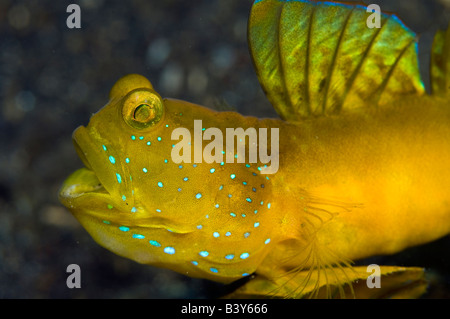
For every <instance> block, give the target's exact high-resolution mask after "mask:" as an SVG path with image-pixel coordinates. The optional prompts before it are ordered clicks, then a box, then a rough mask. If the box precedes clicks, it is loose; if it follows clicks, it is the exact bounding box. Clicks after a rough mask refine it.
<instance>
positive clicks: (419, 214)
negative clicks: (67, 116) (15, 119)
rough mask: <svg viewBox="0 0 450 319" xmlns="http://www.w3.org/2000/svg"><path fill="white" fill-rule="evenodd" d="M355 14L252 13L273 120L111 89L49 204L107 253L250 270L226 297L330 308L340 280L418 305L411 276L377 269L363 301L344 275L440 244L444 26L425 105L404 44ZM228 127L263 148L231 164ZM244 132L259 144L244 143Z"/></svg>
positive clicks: (275, 8) (417, 278) (391, 29)
mask: <svg viewBox="0 0 450 319" xmlns="http://www.w3.org/2000/svg"><path fill="white" fill-rule="evenodd" d="M369 14H370V13H368V12H367V9H366V8H365V7H363V6H362V5H350V4H346V3H339V2H331V1H324V2H322V1H306V0H303V1H300V0H298V1H287V0H285V1H282V0H257V1H255V2H254V4H253V7H252V11H251V15H250V20H249V35H248V40H249V46H250V51H251V55H252V57H253V62H254V65H255V68H256V72H257V75H258V78H259V80H260V83H261V85H262V87H263V89H264V91H265V93H266V95H267V97H268V98H269V100H270V101H271V103H272V104H273V106H274V107H275V109H276V110H277V112H278V113H279V114H280V117H281V118H282V119H257V118H254V117H244V116H242V115H240V114H237V113H235V112H216V111H213V110H210V109H207V108H205V107H202V106H199V105H195V104H191V103H188V102H184V101H179V100H174V99H167V98H164V99H163V98H161V96H160V95H159V94H158V93H157V92H156V91H155V90H154V88H153V86H152V84H151V83H150V82H149V81H148V80H147V79H146V78H144V77H143V76H140V75H134V74H133V75H128V76H125V77H123V78H122V79H120V80H119V81H118V82H117V83H116V84H115V85H114V87H113V88H112V90H111V92H110V95H109V102H108V104H107V105H106V106H105V107H104V108H102V109H101V110H100V111H99V112H98V113H96V114H95V115H93V116H92V118H91V120H90V122H89V125H88V126H87V127H79V128H78V129H77V130H75V132H74V135H73V140H74V144H75V147H76V149H77V152H78V154H79V156H80V158H81V159H82V160H83V163H84V164H85V166H86V167H85V168H82V169H79V170H77V171H76V172H74V173H73V174H72V175H71V176H70V177H69V178H68V179H67V180H66V181H65V182H64V185H63V186H62V189H61V191H60V199H61V201H62V203H63V204H64V205H65V206H67V207H68V208H69V209H70V210H71V212H72V213H73V214H74V216H75V217H76V218H77V219H78V220H79V221H80V223H81V224H82V225H83V226H84V227H85V229H86V230H87V231H88V232H89V233H90V234H91V236H92V237H93V238H94V239H95V240H96V241H97V242H98V243H99V244H100V245H102V246H104V247H106V248H107V249H109V250H111V251H113V252H115V253H116V254H118V255H121V256H124V257H127V258H130V259H133V260H135V261H137V262H140V263H145V264H151V265H155V266H159V267H164V268H168V269H172V270H174V271H177V272H180V273H182V274H186V275H189V276H192V277H200V278H206V279H210V280H214V281H218V282H223V283H229V282H232V281H235V280H237V279H240V278H242V277H246V276H249V275H252V274H253V275H254V276H253V277H251V279H250V280H249V281H248V283H246V284H245V285H244V286H243V287H241V288H240V289H239V290H238V291H237V292H236V293H235V294H234V295H233V297H251V296H264V295H273V296H275V297H286V296H289V297H304V296H322V293H324V294H325V295H323V296H326V295H328V296H331V295H334V292H333V291H332V290H331V289H330V288H331V287H334V288H337V289H338V291H339V292H340V296H345V294H346V293H347V292H346V291H345V290H344V288H345V287H343V285H344V284H345V283H348V284H349V285H348V286H347V288H348V289H349V290H350V293H351V294H352V295H354V296H357V297H377V296H397V297H404V296H408V297H411V296H418V295H420V294H421V293H423V292H424V290H425V287H426V284H425V282H424V279H423V270H422V269H420V268H402V267H388V266H386V267H383V266H381V274H380V275H381V276H383V278H385V279H386V280H385V281H384V283H385V284H384V290H378V291H375V290H370V289H367V287H366V286H365V282H364V284H363V285H362V284H361V280H360V279H366V278H367V276H368V275H369V274H368V273H367V271H366V267H352V266H351V265H350V263H351V261H354V260H357V259H361V258H365V257H368V256H374V255H380V254H392V253H396V252H399V251H401V250H403V249H405V248H407V247H410V246H413V245H418V244H422V243H426V242H430V241H433V240H435V239H437V238H440V237H442V236H445V235H447V234H448V233H449V232H450V192H449V191H448V190H449V189H450V107H449V104H450V103H449V102H450V28H449V29H448V30H447V31H446V32H444V31H439V32H438V34H437V35H436V37H435V41H434V44H433V50H432V66H431V77H432V78H431V84H432V94H431V95H428V94H426V93H425V91H424V87H423V84H422V81H421V79H420V76H419V71H418V62H417V41H416V37H415V34H414V33H413V32H412V31H411V30H409V29H408V28H407V27H406V26H405V25H404V24H403V23H402V22H401V21H400V20H399V19H398V18H397V17H396V16H395V15H392V14H385V13H382V14H381V15H380V17H381V26H380V28H369V27H368V25H367V18H368V15H369ZM199 125H200V126H199ZM199 128H200V134H199ZM229 128H242V131H241V133H242V132H244V133H243V135H242V134H241V139H243V141H244V142H249V143H247V144H249V145H247V147H251V146H252V145H256V144H258V146H261V144H264V142H265V143H266V145H267V148H268V149H267V152H265V153H264V152H263V153H261V152H260V153H259V155H260V157H259V158H258V160H257V161H256V162H254V161H253V162H252V161H249V157H250V149H249V151H248V152H247V155H248V156H247V158H246V161H242V158H241V157H238V156H237V154H238V152H237V149H238V144H239V141H238V140H236V141H234V142H235V143H234V145H233V146H232V148H231V149H230V148H227V146H226V145H225V142H227V143H228V142H229V140H228V139H227V140H225V139H223V140H220V139H219V140H218V137H219V136H222V137H223V136H227V135H226V133H225V132H226V131H227V129H229ZM274 128H276V129H278V130H279V136H276V137H279V138H278V139H277V138H275V135H273V133H274V132H275V131H273V130H272V129H274ZM251 130H254V132H259V133H261V132H267V133H268V136H266V139H265V140H264V139H262V140H261V139H260V140H253V141H252V139H251V138H250V135H245V134H246V133H248V132H251ZM180 132H181V133H180ZM235 132H236V131H235ZM277 132H278V131H277ZM269 133H272V135H270V134H269ZM221 134H222V135H221ZM227 137H228V136H227ZM232 138H233V139H234V136H232ZM199 141H200V143H201V144H200V146H199V144H198V143H199ZM241 142H242V141H241ZM222 144H223V147H220V146H221V145H222ZM278 150H279V153H278ZM228 153H231V155H232V156H231V157H228V156H227V155H229V154H228ZM173 154H178V155H180V157H181V158H183V159H185V161H181V162H180V161H179V160H174V156H173ZM198 154H201V155H203V157H202V156H200V160H199V158H197V157H196V156H198ZM205 154H207V155H209V159H207V158H205ZM239 154H240V155H242V154H241V153H239ZM269 154H271V156H272V159H274V155H278V154H279V156H278V158H277V160H278V162H277V164H276V167H275V170H274V174H267V171H265V169H266V168H267V167H268V164H267V161H265V162H264V161H262V160H261V155H265V156H266V157H268V156H269ZM233 155H234V156H233ZM244 158H245V156H244ZM230 159H231V160H230ZM274 163H275V162H272V163H270V164H272V165H275V164H274ZM358 280H360V283H359V284H358V283H357V282H358ZM405 282H408V283H410V284H408V285H405Z"/></svg>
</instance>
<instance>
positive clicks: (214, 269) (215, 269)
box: [209, 267, 219, 273]
mask: <svg viewBox="0 0 450 319" xmlns="http://www.w3.org/2000/svg"><path fill="white" fill-rule="evenodd" d="M209 270H211V272H214V273H218V272H219V271H218V270H217V268H214V267H211V268H209Z"/></svg>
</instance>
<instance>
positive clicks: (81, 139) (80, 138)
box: [65, 126, 110, 198]
mask: <svg viewBox="0 0 450 319" xmlns="http://www.w3.org/2000/svg"><path fill="white" fill-rule="evenodd" d="M72 142H73V144H74V146H75V151H76V152H77V154H78V157H79V158H80V159H81V161H82V162H83V165H84V166H85V167H84V168H82V169H79V170H78V171H81V170H83V169H84V170H87V171H89V174H91V176H95V178H96V180H95V182H96V183H97V184H92V185H90V184H89V183H88V182H86V181H85V180H80V181H78V180H76V184H74V185H65V189H66V195H68V194H69V193H70V197H72V198H74V197H79V196H82V195H83V194H86V193H103V194H105V193H106V194H110V193H109V192H108V190H107V189H106V188H105V186H104V184H103V182H102V180H101V179H100V177H99V176H98V175H97V173H96V172H95V170H94V169H93V165H92V164H91V162H90V161H89V157H90V156H89V154H88V153H87V152H86V151H85V149H86V148H83V147H82V146H81V145H84V144H86V143H88V144H92V143H93V142H92V140H91V138H90V137H89V132H88V129H87V128H86V127H84V126H79V127H78V128H76V129H75V130H74V132H73V134H72ZM90 149H93V148H92V147H91V148H90ZM80 186H81V187H80ZM67 190H70V192H68V191H67ZM77 190H80V191H79V192H77Z"/></svg>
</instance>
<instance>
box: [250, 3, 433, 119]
mask: <svg viewBox="0 0 450 319" xmlns="http://www.w3.org/2000/svg"><path fill="white" fill-rule="evenodd" d="M370 14H371V13H367V8H366V7H364V6H362V5H350V4H345V3H338V2H331V1H307V0H257V1H255V2H254V4H253V7H252V11H251V14H250V19H249V26H248V42H249V47H250V52H251V55H252V58H253V63H254V65H255V69H256V73H257V75H258V78H259V81H260V83H261V85H262V87H263V89H264V91H265V93H266V95H267V97H268V99H269V100H270V101H271V103H272V104H273V106H274V107H275V109H276V110H277V112H278V114H279V115H280V116H281V117H282V118H284V119H286V120H290V121H297V120H300V119H301V118H306V117H310V116H319V115H324V114H333V113H339V112H340V111H341V110H350V109H354V108H359V107H362V106H371V107H372V106H374V107H375V106H376V105H383V104H386V103H389V102H391V101H393V100H395V99H397V98H399V96H401V95H409V94H417V95H421V94H423V93H424V92H425V90H424V86H423V83H422V81H421V79H420V73H419V66H418V59H417V41H416V35H415V34H414V33H413V32H412V31H411V30H409V29H408V28H407V27H406V26H405V25H404V24H403V23H402V22H401V21H400V20H399V19H398V18H397V17H396V16H395V15H389V14H385V13H382V14H381V28H373V29H371V28H369V27H368V26H367V19H368V17H369V15H370Z"/></svg>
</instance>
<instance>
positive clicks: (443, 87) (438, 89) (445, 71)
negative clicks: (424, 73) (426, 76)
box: [431, 24, 450, 96]
mask: <svg viewBox="0 0 450 319" xmlns="http://www.w3.org/2000/svg"><path fill="white" fill-rule="evenodd" d="M431 90H432V93H433V94H438V95H447V96H448V95H450V24H449V26H448V28H447V31H442V30H439V31H438V32H437V33H436V36H435V37H434V41H433V48H432V50H431Z"/></svg>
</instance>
